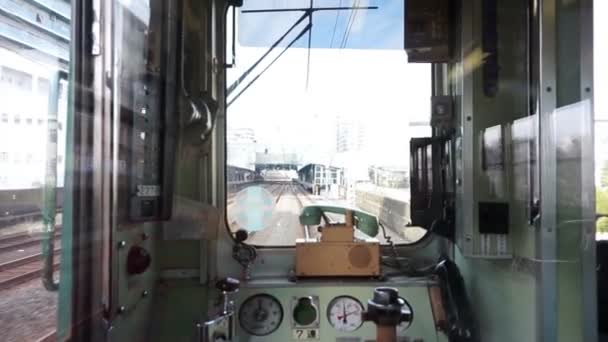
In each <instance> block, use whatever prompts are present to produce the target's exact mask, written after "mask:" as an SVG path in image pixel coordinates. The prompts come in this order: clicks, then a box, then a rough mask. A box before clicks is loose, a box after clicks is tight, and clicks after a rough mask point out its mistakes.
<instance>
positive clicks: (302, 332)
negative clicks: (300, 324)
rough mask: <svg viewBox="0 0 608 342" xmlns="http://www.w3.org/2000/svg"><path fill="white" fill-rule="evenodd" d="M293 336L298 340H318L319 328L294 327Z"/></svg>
mask: <svg viewBox="0 0 608 342" xmlns="http://www.w3.org/2000/svg"><path fill="white" fill-rule="evenodd" d="M291 337H292V339H294V340H296V341H306V340H318V339H319V329H292V330H291Z"/></svg>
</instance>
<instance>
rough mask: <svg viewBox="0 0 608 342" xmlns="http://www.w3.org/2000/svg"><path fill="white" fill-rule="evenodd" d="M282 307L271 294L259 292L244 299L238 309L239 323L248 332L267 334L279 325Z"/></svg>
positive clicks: (260, 334)
mask: <svg viewBox="0 0 608 342" xmlns="http://www.w3.org/2000/svg"><path fill="white" fill-rule="evenodd" d="M282 320H283V307H282V306H281V303H279V301H278V300H277V299H276V298H274V297H273V296H271V295H267V294H259V295H255V296H251V297H249V298H247V300H245V302H244V303H243V304H242V305H241V308H240V310H239V323H240V324H241V327H242V328H243V329H244V330H245V331H246V332H247V333H249V334H251V335H255V336H265V335H269V334H271V333H272V332H274V331H275V330H277V328H278V327H279V325H281V321H282Z"/></svg>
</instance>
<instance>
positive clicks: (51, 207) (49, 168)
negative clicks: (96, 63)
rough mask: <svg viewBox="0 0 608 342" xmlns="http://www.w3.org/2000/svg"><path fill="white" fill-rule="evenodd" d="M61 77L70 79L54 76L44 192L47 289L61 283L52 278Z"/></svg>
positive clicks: (62, 74)
mask: <svg viewBox="0 0 608 342" xmlns="http://www.w3.org/2000/svg"><path fill="white" fill-rule="evenodd" d="M62 80H64V81H67V80H68V74H67V72H65V71H62V70H59V71H57V72H56V73H55V75H54V76H53V79H52V80H51V84H50V89H49V102H48V117H47V119H48V120H47V139H46V172H45V178H44V188H43V192H42V197H43V207H42V220H43V230H42V257H43V268H42V284H43V285H44V288H45V289H47V290H48V291H57V290H58V289H59V283H58V282H56V281H55V280H54V279H53V272H54V271H55V216H56V214H57V199H56V196H57V128H58V127H57V125H58V121H57V117H58V112H59V97H60V94H61V92H60V88H61V81H62Z"/></svg>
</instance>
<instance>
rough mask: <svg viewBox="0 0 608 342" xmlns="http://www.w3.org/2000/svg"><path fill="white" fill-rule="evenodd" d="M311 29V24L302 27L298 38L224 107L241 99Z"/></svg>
mask: <svg viewBox="0 0 608 342" xmlns="http://www.w3.org/2000/svg"><path fill="white" fill-rule="evenodd" d="M311 28H312V25H311V24H308V25H306V27H304V28H303V29H302V31H300V33H299V34H298V36H297V37H295V38H294V39H293V40H292V41H291V43H289V44H288V45H287V46H286V47H285V48H284V49H283V50H282V51H281V53H279V54H278V55H277V56H276V57H275V58H274V59H273V60H272V61H271V62H270V63H269V64H268V65H267V66H266V67H265V68H264V69H263V70H262V71H261V72H260V73H259V74H258V75H257V76H256V77H254V78H253V80H251V82H249V83H248V84H247V85H246V86H245V88H243V90H241V91H240V92H239V93H238V94H236V95H235V96H234V98H232V100H230V101H229V102H228V104H227V105H226V107H229V106H230V105H231V104H233V103H234V101H236V100H237V99H238V98H239V97H241V95H243V93H244V92H245V91H247V89H249V87H251V86H252V85H253V84H254V83H255V81H257V80H258V79H259V78H260V77H261V76H262V75H263V74H264V73H265V72H266V71H267V70H268V69H270V67H272V65H273V64H274V63H275V62H276V61H277V60H278V59H279V58H281V56H283V54H284V53H285V52H286V51H287V50H289V48H290V47H291V46H292V45H293V44H294V43H295V42H297V41H298V40H299V39H300V38H302V36H304V34H305V33H306V32H307V31H308V30H310V29H311Z"/></svg>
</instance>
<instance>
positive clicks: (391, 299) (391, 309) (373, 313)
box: [364, 287, 412, 326]
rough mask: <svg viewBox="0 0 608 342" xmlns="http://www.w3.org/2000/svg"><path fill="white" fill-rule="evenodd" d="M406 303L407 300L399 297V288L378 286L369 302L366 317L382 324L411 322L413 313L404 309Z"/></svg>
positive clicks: (367, 319)
mask: <svg viewBox="0 0 608 342" xmlns="http://www.w3.org/2000/svg"><path fill="white" fill-rule="evenodd" d="M405 305H406V304H405V300H403V298H401V297H399V291H397V289H395V288H391V287H378V288H376V289H375V290H374V297H373V298H372V299H370V300H369V301H368V302H367V312H365V313H364V319H365V320H366V321H373V322H374V323H376V324H377V325H382V326H397V325H398V324H399V323H401V322H409V321H411V320H412V314H411V312H409V311H404V310H402V308H403V307H404V306H405Z"/></svg>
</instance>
